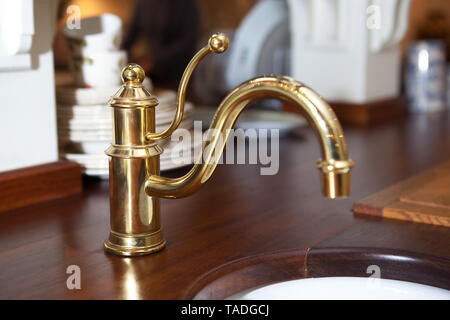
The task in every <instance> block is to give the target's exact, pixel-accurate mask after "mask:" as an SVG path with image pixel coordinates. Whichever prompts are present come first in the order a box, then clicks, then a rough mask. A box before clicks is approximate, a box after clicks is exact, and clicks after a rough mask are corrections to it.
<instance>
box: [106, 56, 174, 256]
mask: <svg viewBox="0 0 450 320" xmlns="http://www.w3.org/2000/svg"><path fill="white" fill-rule="evenodd" d="M144 76H145V75H144V71H143V70H142V68H141V67H139V66H138V65H135V64H130V65H128V66H127V67H125V68H124V69H123V71H122V80H123V82H124V84H123V86H122V87H121V88H120V89H119V91H118V92H117V93H116V94H115V95H114V96H113V97H111V100H110V101H109V104H110V106H111V107H112V118H113V142H112V144H111V146H110V147H109V148H108V149H107V150H106V151H105V153H106V154H107V155H108V156H109V193H110V224H111V231H110V235H109V238H108V239H107V240H106V241H105V244H104V247H105V250H106V251H107V252H109V253H113V254H116V255H122V256H134V255H143V254H149V253H151V252H155V251H158V250H161V249H162V248H163V247H164V245H165V241H164V239H163V236H162V232H161V225H160V208H159V198H157V197H149V196H148V195H147V194H146V193H145V190H144V185H145V181H146V180H147V179H148V178H149V177H150V175H159V156H160V154H161V153H162V149H161V148H160V147H159V146H158V145H157V144H156V142H154V141H149V140H148V139H146V134H147V133H153V132H155V107H156V106H157V105H158V101H157V99H156V98H155V97H153V96H152V95H151V94H150V93H149V92H148V91H147V90H146V89H145V88H144V87H143V86H142V81H143V80H144Z"/></svg>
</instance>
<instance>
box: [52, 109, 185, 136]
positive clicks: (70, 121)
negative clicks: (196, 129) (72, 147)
mask: <svg viewBox="0 0 450 320" xmlns="http://www.w3.org/2000/svg"><path fill="white" fill-rule="evenodd" d="M175 108H176V107H175V106H174V107H173V108H172V110H170V111H164V110H161V109H159V108H157V109H156V114H155V121H156V126H161V125H166V124H169V123H171V122H172V120H173V118H174V116H175ZM105 109H106V112H104V111H105ZM192 109H193V106H192V103H190V102H186V104H185V111H184V115H183V119H188V118H189V117H190V116H191V113H192ZM89 111H90V110H89ZM93 111H94V114H93V115H91V116H86V114H87V113H88V112H85V115H83V116H82V117H80V116H74V115H70V114H67V113H61V112H58V117H57V118H58V129H60V130H63V131H66V130H112V115H111V109H110V108H109V107H106V106H105V107H100V108H99V109H96V110H93Z"/></svg>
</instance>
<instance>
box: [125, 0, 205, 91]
mask: <svg viewBox="0 0 450 320" xmlns="http://www.w3.org/2000/svg"><path fill="white" fill-rule="evenodd" d="M197 35H198V8H197V3H196V0H165V1H161V0H139V1H138V2H137V4H136V7H135V11H134V15H133V18H132V20H131V24H130V29H129V31H128V34H127V36H126V37H125V40H124V42H123V45H122V47H123V49H125V50H127V51H128V52H130V50H131V49H132V48H133V46H134V45H135V44H136V43H137V42H139V41H141V40H144V41H145V42H146V44H145V46H146V49H144V53H143V54H142V53H141V55H140V56H139V57H133V54H130V57H131V58H134V60H135V61H134V62H136V63H139V64H141V65H142V67H143V68H144V69H145V72H146V74H147V75H149V76H150V77H151V78H152V80H153V81H154V82H156V83H158V84H159V85H161V84H176V83H178V81H179V80H180V78H181V76H182V74H183V71H184V69H185V67H186V66H187V64H188V62H189V60H190V59H191V57H192V56H193V55H194V54H195V50H196V43H197ZM131 51H133V50H131ZM141 51H142V49H141Z"/></svg>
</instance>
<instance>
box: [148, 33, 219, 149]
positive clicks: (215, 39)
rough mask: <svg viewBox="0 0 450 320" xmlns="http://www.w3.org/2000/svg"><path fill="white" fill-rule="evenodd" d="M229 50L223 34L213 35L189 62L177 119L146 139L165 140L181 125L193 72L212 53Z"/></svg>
mask: <svg viewBox="0 0 450 320" xmlns="http://www.w3.org/2000/svg"><path fill="white" fill-rule="evenodd" d="M227 48H228V38H227V36H225V35H224V34H223V33H216V34H213V35H212V36H211V37H210V38H209V41H208V44H207V45H206V46H204V47H203V48H202V49H200V51H199V52H197V54H196V55H195V56H194V57H193V58H192V60H191V61H190V62H189V64H188V66H187V67H186V70H184V73H183V76H182V77H181V81H180V84H179V86H178V93H177V109H176V111H175V118H174V119H173V121H172V123H171V124H170V126H169V127H167V129H165V130H164V131H162V132H158V133H151V132H148V133H147V134H146V138H147V139H148V140H152V141H156V140H163V139H165V138H167V137H169V136H170V135H172V133H173V132H174V131H175V130H176V129H177V128H178V126H179V125H180V122H181V119H182V118H183V113H184V103H185V101H186V88H187V86H188V83H189V80H190V78H191V75H192V72H194V70H195V68H196V67H197V66H198V64H199V63H200V61H201V60H202V59H203V58H204V57H206V55H207V54H208V53H210V52H214V53H222V52H225V51H226V50H227Z"/></svg>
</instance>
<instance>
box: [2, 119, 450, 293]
mask: <svg viewBox="0 0 450 320" xmlns="http://www.w3.org/2000/svg"><path fill="white" fill-rule="evenodd" d="M344 131H345V136H346V138H347V143H348V148H349V151H350V155H351V157H352V158H353V160H355V163H356V166H355V168H354V170H353V173H352V194H351V196H350V197H349V198H347V199H342V200H330V199H325V198H323V197H322V196H321V192H320V184H319V172H318V171H317V169H316V168H315V167H314V164H315V162H316V160H317V158H318V157H319V146H318V142H317V140H316V138H315V136H314V133H313V132H312V130H311V129H309V128H304V129H301V130H299V131H298V132H296V134H295V135H294V136H291V137H288V138H285V139H282V140H281V141H280V171H279V173H278V174H277V175H274V176H260V175H259V166H257V165H219V166H218V168H217V169H216V172H215V173H214V175H213V176H212V178H211V180H210V181H209V182H208V183H207V185H206V186H205V188H203V189H202V190H200V191H199V192H198V193H196V194H194V195H192V196H190V197H188V198H184V199H178V200H163V201H161V210H162V225H163V230H164V233H165V238H166V240H167V247H166V248H165V249H164V250H163V251H161V252H159V253H157V254H154V255H150V256H144V257H137V258H132V259H130V258H120V257H116V256H111V255H107V254H105V253H104V252H103V248H102V243H103V241H104V240H105V239H106V237H107V236H108V232H109V221H108V219H109V199H108V183H107V182H106V181H98V180H92V179H90V180H86V181H85V183H84V190H83V193H82V194H80V195H74V196H69V197H66V198H63V199H59V200H55V201H48V202H45V203H41V204H39V205H33V206H30V207H27V208H22V209H17V210H12V211H8V212H4V213H3V214H2V220H1V222H0V298H3V299H11V298H21V299H122V298H143V299H174V298H181V297H182V296H183V294H184V292H185V291H186V290H187V289H188V288H189V287H190V286H191V285H192V283H194V281H195V280H196V279H198V278H199V277H200V276H201V275H202V274H204V273H207V272H208V271H210V270H212V269H214V268H217V267H218V266H220V265H222V264H225V263H228V262H230V261H232V260H235V259H240V258H244V257H247V256H255V255H258V254H263V253H267V252H272V251H279V250H288V249H295V248H299V249H300V250H304V249H307V248H313V249H314V248H320V247H343V248H345V247H355V246H363V247H375V248H393V249H401V250H408V251H412V252H415V253H426V254H431V255H436V256H440V257H447V258H448V257H449V256H450V245H449V244H450V236H449V232H448V229H447V228H444V227H438V226H431V225H424V224H416V223H410V222H405V221H395V220H389V219H376V218H375V219H373V218H372V219H371V218H364V219H363V218H359V217H355V216H353V214H352V212H351V208H352V204H353V202H355V201H357V200H360V199H362V198H363V197H365V196H367V195H370V194H372V193H374V192H376V191H378V190H381V189H383V188H385V187H388V186H390V185H392V184H394V183H396V182H398V181H400V180H403V179H405V178H407V177H410V176H413V175H415V174H417V173H419V172H421V171H423V170H425V169H427V168H431V167H433V166H435V165H437V164H439V163H441V162H443V161H445V160H447V159H449V158H450V116H449V115H448V114H434V115H429V116H415V117H410V118H408V119H407V120H405V121H403V122H397V123H396V122H391V123H386V124H382V125H377V126H372V127H370V128H357V127H352V128H344ZM185 171H186V169H184V170H178V171H175V172H172V173H171V175H172V176H176V175H179V174H181V173H183V172H185ZM72 264H75V265H78V266H80V268H81V278H82V280H81V286H82V288H81V290H68V289H67V287H66V280H67V277H68V275H67V274H66V268H67V266H69V265H72Z"/></svg>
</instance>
